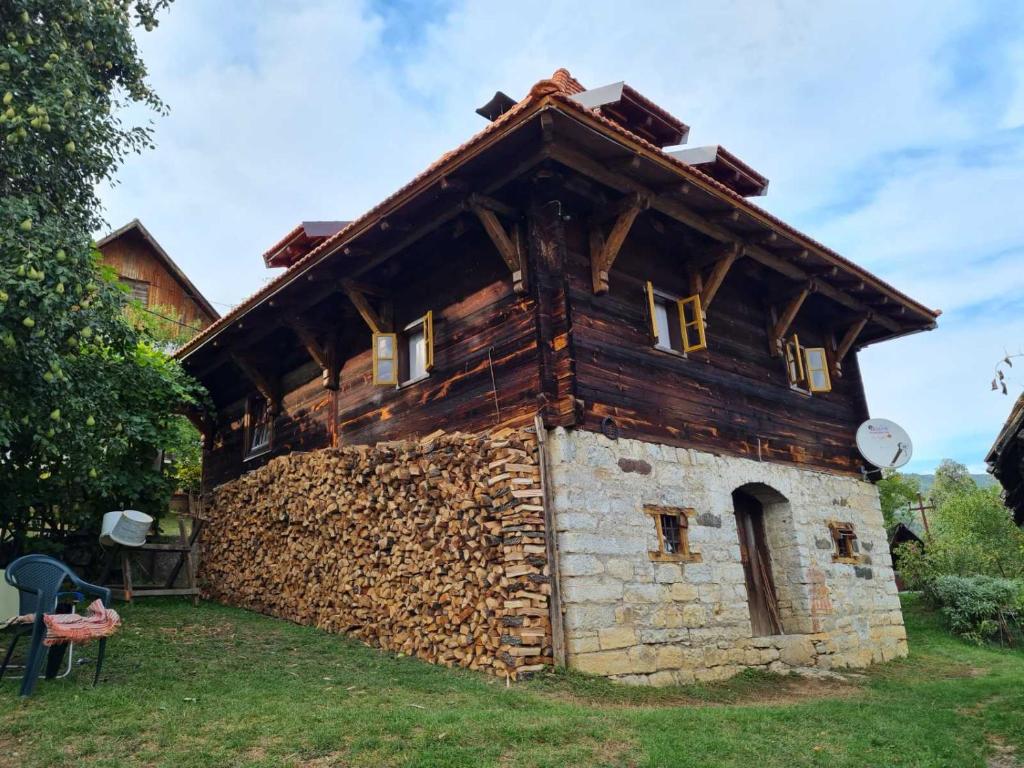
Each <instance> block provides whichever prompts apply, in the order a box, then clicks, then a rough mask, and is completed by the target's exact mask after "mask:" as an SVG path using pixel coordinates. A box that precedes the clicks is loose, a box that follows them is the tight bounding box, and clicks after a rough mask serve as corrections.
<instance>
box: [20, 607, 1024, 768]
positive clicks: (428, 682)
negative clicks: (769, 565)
mask: <svg viewBox="0 0 1024 768" xmlns="http://www.w3.org/2000/svg"><path fill="white" fill-rule="evenodd" d="M905 612H906V617H907V624H908V628H909V631H910V643H911V657H910V658H909V659H907V660H904V661H900V662H894V663H890V664H886V665H882V666H879V667H875V668H873V669H871V670H868V671H867V672H866V673H865V674H864V676H862V677H857V678H856V679H855V680H854V681H853V682H849V683H840V682H832V681H828V682H820V681H806V680H800V679H794V678H779V677H772V676H768V675H761V674H753V675H742V676H740V677H739V678H737V679H734V680H732V681H729V682H726V683H720V684H714V685H706V686H690V687H686V688H674V689H641V688H627V687H624V686H617V685H613V684H611V683H607V682H605V681H603V680H597V679H593V678H587V677H584V676H582V675H576V674H571V673H564V674H552V675H549V676H546V677H545V678H543V679H539V680H534V681H531V682H529V683H525V684H519V685H514V686H512V687H511V688H506V686H505V683H504V681H498V680H494V679H491V678H487V677H484V676H482V675H477V674H474V673H470V672H465V671H452V670H447V669H443V668H438V667H434V666H430V665H428V664H425V663H422V662H419V661H416V660H414V659H408V658H396V657H394V656H390V655H385V654H383V653H380V652H378V651H375V650H372V649H370V648H367V647H364V646H362V645H359V644H356V643H354V642H350V641H348V640H346V639H345V638H342V637H339V636H337V635H329V634H325V633H323V632H319V631H317V630H314V629H309V628H306V627H298V626H294V625H292V624H288V623H285V622H283V621H277V620H274V619H269V618H266V617H262V616H257V615H253V614H249V613H246V612H243V611H239V610H234V609H230V608H224V607H221V606H217V605H212V604H204V605H202V606H201V607H199V608H193V607H192V606H191V605H190V604H187V603H184V602H177V601H173V600H163V601H159V600H154V601H150V602H142V603H140V604H138V605H136V606H133V607H126V608H124V610H123V616H124V618H125V627H124V628H123V629H122V631H121V633H120V634H119V635H118V636H117V637H115V638H114V639H113V640H112V641H111V642H110V647H109V649H108V656H107V659H108V660H107V667H106V670H105V675H104V677H105V680H104V681H103V682H101V684H100V686H99V687H97V688H91V687H89V681H90V679H91V677H92V676H91V667H89V666H85V667H82V668H80V669H78V670H77V671H76V673H75V676H74V678H72V679H68V680H65V681H54V682H49V683H47V682H45V681H40V683H39V687H38V688H37V693H36V695H35V696H34V697H33V698H31V699H30V700H28V701H26V702H22V701H19V700H18V698H17V684H16V683H15V682H14V681H5V682H4V683H2V684H0V765H2V766H19V767H26V766H65V765H67V766H70V765H87V766H175V767H176V768H186V767H187V766H243V765H244V766H250V765H252V766H492V765H493V766H564V765H581V766H620V765H621V766H744V767H748V766H756V767H757V768H772V767H773V766H785V768H792V767H793V766H857V767H858V768H863V766H957V768H963V767H965V766H986V765H989V766H999V768H1009V766H1014V765H1017V763H1016V762H1014V756H1013V750H1014V749H1017V750H1018V752H1019V754H1020V755H1021V756H1024V653H1020V652H1001V651H997V650H989V649H982V648H975V647H973V646H970V645H966V644H964V643H962V642H960V641H958V640H955V639H953V638H951V637H949V636H947V635H946V634H945V632H944V631H943V630H942V629H941V628H940V627H939V626H938V624H937V622H936V620H935V618H934V617H933V616H931V615H930V614H929V613H927V612H926V611H925V610H923V608H922V607H921V606H920V605H918V604H917V603H916V602H915V601H914V600H913V599H908V600H906V601H905ZM87 652H88V651H87ZM1020 765H1022V766H1024V760H1021V762H1020Z"/></svg>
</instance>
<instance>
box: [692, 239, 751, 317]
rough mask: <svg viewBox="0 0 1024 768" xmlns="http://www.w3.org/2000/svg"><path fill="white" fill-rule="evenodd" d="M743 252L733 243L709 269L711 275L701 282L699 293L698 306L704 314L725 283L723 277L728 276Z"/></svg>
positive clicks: (738, 245) (738, 244) (741, 247)
mask: <svg viewBox="0 0 1024 768" xmlns="http://www.w3.org/2000/svg"><path fill="white" fill-rule="evenodd" d="M743 251H744V248H743V246H742V245H741V244H740V243H733V244H732V245H731V246H730V247H729V250H728V251H727V252H726V254H725V255H724V256H722V257H721V258H720V259H718V261H716V262H715V265H714V266H713V267H712V268H711V274H710V275H708V279H707V280H704V281H703V288H702V289H701V292H700V306H701V309H703V310H704V311H705V312H707V310H708V307H710V306H711V302H712V301H714V300H715V295H716V294H717V293H718V289H719V288H721V287H722V283H723V282H725V276H726V275H728V274H729V270H730V269H731V268H732V265H733V264H735V263H736V260H737V259H738V258H740V256H742V255H743Z"/></svg>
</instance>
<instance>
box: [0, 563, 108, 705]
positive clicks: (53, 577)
mask: <svg viewBox="0 0 1024 768" xmlns="http://www.w3.org/2000/svg"><path fill="white" fill-rule="evenodd" d="M5 578H6V580H7V583H8V584H10V585H11V586H12V587H15V588H16V589H17V590H18V606H19V607H18V613H19V614H21V615H25V614H28V613H34V614H35V620H34V621H33V622H32V624H31V625H25V626H20V627H18V629H17V630H16V633H15V635H14V637H13V639H12V640H11V645H10V647H8V649H7V654H6V655H5V656H4V662H3V666H0V680H2V679H3V676H4V673H5V672H6V671H7V665H8V664H9V663H10V660H11V656H12V655H13V653H14V647H15V646H16V645H17V643H18V640H19V639H21V638H22V637H25V636H26V635H31V636H32V639H31V642H30V645H29V652H28V661H27V662H26V664H25V675H24V677H22V679H21V692H20V694H19V695H21V696H29V695H31V693H32V691H33V690H34V689H35V687H36V680H38V679H39V671H40V669H41V667H42V664H43V657H44V656H45V655H46V652H45V646H44V645H43V639H44V638H45V637H46V624H45V623H44V622H43V615H44V614H47V613H54V612H56V610H57V602H58V600H60V598H61V597H63V596H65V595H72V596H76V597H78V598H79V599H81V598H82V597H83V596H84V595H94V596H96V597H99V598H100V599H101V600H102V601H103V605H104V606H109V605H110V590H109V589H107V588H106V587H100V586H97V585H95V584H89V583H88V582H85V581H82V579H80V578H78V576H77V575H76V574H75V572H74V571H72V570H71V568H69V567H68V566H67V565H65V564H64V563H62V562H61V561H60V560H57V559H55V558H52V557H50V556H49V555H25V556H24V557H19V558H18V559H17V560H15V561H14V562H12V563H11V564H10V565H8V566H7V572H6V574H5ZM65 582H70V583H71V584H72V585H73V586H74V588H75V590H76V591H75V592H64V591H61V587H63V586H64V583H65ZM106 650H107V638H105V637H104V638H101V639H100V641H99V648H98V650H97V656H96V675H95V676H94V677H93V681H92V684H93V685H96V683H98V682H99V679H100V670H101V669H102V668H103V656H104V654H105V653H106ZM53 653H54V651H52V650H51V654H53ZM60 656H63V648H62V649H61V650H60V651H59V655H58V656H56V663H51V664H50V665H49V666H48V668H47V674H46V676H47V678H48V679H49V678H52V677H53V676H54V675H55V674H56V671H57V668H58V667H59V666H60ZM52 660H53V659H52V658H51V662H52Z"/></svg>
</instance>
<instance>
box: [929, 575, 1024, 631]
mask: <svg viewBox="0 0 1024 768" xmlns="http://www.w3.org/2000/svg"><path fill="white" fill-rule="evenodd" d="M925 594H926V595H927V596H928V598H929V599H930V600H931V601H932V602H933V603H935V604H936V605H937V606H938V607H939V608H940V609H941V610H942V613H943V614H944V615H945V616H946V618H947V620H948V621H949V625H950V629H951V630H952V631H953V632H954V633H955V634H957V635H960V636H961V637H964V638H966V639H968V640H972V641H974V642H976V643H979V644H981V643H984V642H996V641H998V642H999V643H1000V644H1005V645H1011V646H1012V645H1018V644H1019V643H1020V642H1021V641H1022V640H1024V627H1022V626H1021V623H1020V617H1021V613H1022V611H1024V581H1022V580H1020V579H1003V578H994V577H991V576H938V577H937V578H934V579H931V580H930V581H929V582H928V583H927V586H926V587H925Z"/></svg>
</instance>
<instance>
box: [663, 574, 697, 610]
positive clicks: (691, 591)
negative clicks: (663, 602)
mask: <svg viewBox="0 0 1024 768" xmlns="http://www.w3.org/2000/svg"><path fill="white" fill-rule="evenodd" d="M684 575H685V573H684ZM697 594H698V593H697V587H696V586H695V585H693V584H689V583H687V582H685V581H679V582H676V583H674V584H672V585H671V586H669V588H668V594H667V597H668V599H669V600H674V601H675V602H677V603H689V602H692V601H694V600H696V599H697Z"/></svg>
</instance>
